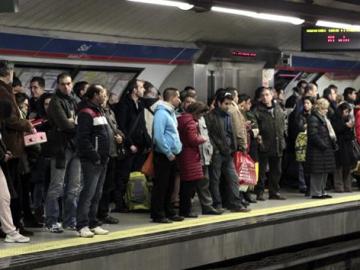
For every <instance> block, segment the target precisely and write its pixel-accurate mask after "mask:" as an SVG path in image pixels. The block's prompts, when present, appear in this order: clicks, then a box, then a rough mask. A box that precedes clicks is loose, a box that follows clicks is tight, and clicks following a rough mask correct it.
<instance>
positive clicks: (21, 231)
mask: <svg viewBox="0 0 360 270" xmlns="http://www.w3.org/2000/svg"><path fill="white" fill-rule="evenodd" d="M19 233H20V234H22V235H23V236H33V235H34V233H33V232H31V231H28V230H26V229H25V228H24V227H20V228H19Z"/></svg>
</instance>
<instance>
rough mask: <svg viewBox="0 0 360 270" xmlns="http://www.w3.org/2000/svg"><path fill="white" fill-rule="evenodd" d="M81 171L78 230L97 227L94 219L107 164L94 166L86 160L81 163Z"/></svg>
mask: <svg viewBox="0 0 360 270" xmlns="http://www.w3.org/2000/svg"><path fill="white" fill-rule="evenodd" d="M81 167H82V170H83V174H84V177H83V188H82V190H81V192H80V197H79V205H78V209H77V225H76V228H77V229H78V230H80V229H81V228H84V227H87V226H88V227H90V228H94V227H96V226H98V222H97V219H96V216H97V211H98V206H99V202H100V199H101V195H102V189H103V185H104V182H105V176H106V168H107V164H99V165H97V164H94V163H93V162H91V161H88V160H82V161H81Z"/></svg>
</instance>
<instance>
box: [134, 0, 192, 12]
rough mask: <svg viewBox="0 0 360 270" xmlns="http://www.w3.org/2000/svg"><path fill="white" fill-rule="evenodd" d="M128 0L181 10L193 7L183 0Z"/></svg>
mask: <svg viewBox="0 0 360 270" xmlns="http://www.w3.org/2000/svg"><path fill="white" fill-rule="evenodd" d="M128 1H130V2H138V3H144V4H152V5H161V6H168V7H177V8H180V9H182V10H190V9H192V8H193V7H194V5H190V4H188V3H185V2H180V1H170V0H128Z"/></svg>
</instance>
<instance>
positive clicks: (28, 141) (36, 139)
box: [24, 132, 47, 146]
mask: <svg viewBox="0 0 360 270" xmlns="http://www.w3.org/2000/svg"><path fill="white" fill-rule="evenodd" d="M46 142H47V137H46V133H45V132H36V133H34V134H27V135H25V136H24V143H25V146H31V145H35V144H41V143H46Z"/></svg>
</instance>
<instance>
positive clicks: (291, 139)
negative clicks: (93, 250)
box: [0, 61, 360, 243]
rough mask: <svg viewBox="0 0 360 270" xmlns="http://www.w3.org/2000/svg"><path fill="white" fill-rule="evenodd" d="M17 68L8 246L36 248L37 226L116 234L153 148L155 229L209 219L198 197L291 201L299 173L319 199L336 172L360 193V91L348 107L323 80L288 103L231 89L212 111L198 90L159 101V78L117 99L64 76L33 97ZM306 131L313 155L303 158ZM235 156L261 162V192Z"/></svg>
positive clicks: (5, 67)
mask: <svg viewBox="0 0 360 270" xmlns="http://www.w3.org/2000/svg"><path fill="white" fill-rule="evenodd" d="M13 72H14V68H13V66H11V65H10V64H9V63H8V62H6V61H0V120H1V137H0V142H1V145H0V146H1V147H0V162H1V170H0V185H1V189H0V222H1V229H2V231H3V233H4V236H5V241H6V242H12V243H14V242H19V243H24V242H28V241H29V240H30V239H29V236H31V235H32V234H33V232H32V231H29V230H28V228H32V227H45V228H46V229H47V230H48V231H49V232H51V233H62V232H63V231H64V230H72V231H76V232H77V233H78V235H79V236H80V237H93V236H94V235H105V234H108V233H109V231H108V230H107V229H105V228H103V227H102V224H117V223H119V220H118V219H117V218H115V217H114V216H112V215H111V213H112V212H120V213H124V212H128V211H129V209H128V205H127V202H126V200H125V199H124V198H125V193H126V191H127V185H128V181H129V177H130V173H131V172H134V171H140V170H141V168H142V166H143V164H144V162H145V161H146V160H147V158H148V157H149V155H150V153H151V155H152V156H153V165H154V172H155V174H154V176H152V177H149V181H152V188H151V207H150V212H151V213H150V217H151V220H152V221H153V222H155V223H171V222H181V221H183V220H184V219H185V218H196V217H198V213H195V211H194V210H193V208H192V199H193V197H194V195H195V194H197V196H198V198H199V202H200V205H201V211H202V214H204V215H221V214H222V213H224V212H225V211H226V210H228V211H231V212H248V211H250V208H249V204H250V203H256V202H257V201H264V200H266V198H268V199H271V200H286V198H285V197H284V196H283V195H282V194H281V193H280V183H281V179H282V178H284V177H287V176H286V175H287V174H288V171H289V170H288V168H290V167H292V168H295V169H294V170H293V171H294V172H295V174H296V176H295V178H296V181H297V185H298V188H299V190H300V191H301V192H304V193H305V195H306V196H308V197H310V198H313V199H325V198H330V197H331V196H330V195H329V194H327V192H326V187H327V182H328V178H329V175H332V176H333V178H332V179H333V180H334V181H333V183H334V189H335V191H336V192H351V191H352V175H351V172H352V170H353V168H354V167H355V165H356V164H357V158H358V156H357V155H356V153H355V152H354V144H355V143H356V140H359V141H360V106H359V107H358V106H357V105H358V104H360V99H357V95H356V91H355V89H353V88H346V89H345V91H344V94H343V97H344V99H343V100H341V101H340V99H339V96H340V95H339V94H338V92H337V88H336V86H334V85H330V86H329V87H328V88H327V89H325V91H324V95H323V98H318V90H317V85H316V84H315V83H307V82H305V81H300V82H299V83H298V85H297V87H296V88H294V94H293V95H292V96H291V97H289V98H288V99H287V100H286V102H285V100H284V98H283V91H281V90H279V89H277V90H276V91H273V89H271V88H268V87H259V88H258V89H256V91H255V96H254V99H252V98H251V97H250V96H248V95H246V94H239V93H238V91H237V89H235V88H227V89H219V90H217V92H216V94H215V96H214V97H212V98H211V99H209V101H208V103H207V104H205V103H203V102H201V101H198V100H197V93H196V90H195V89H194V88H193V87H186V88H185V89H184V90H183V91H181V92H180V91H179V90H178V89H176V88H171V87H170V88H167V89H165V90H164V91H163V93H162V94H160V93H159V91H158V90H157V89H156V88H155V87H154V86H153V85H152V84H151V83H150V82H147V81H142V80H139V79H133V80H131V81H130V82H129V84H128V86H127V87H126V89H125V90H124V92H123V94H122V95H121V97H120V99H119V100H118V101H116V100H114V99H113V98H112V96H111V95H112V94H111V93H110V92H109V91H108V90H107V89H106V88H105V87H104V86H103V85H100V84H91V85H89V84H88V83H87V82H84V81H81V82H77V83H75V84H74V85H73V81H72V78H71V76H70V75H69V74H66V73H61V74H59V75H58V77H57V81H56V83H57V86H56V89H54V91H53V92H51V93H50V92H46V91H45V80H44V78H42V77H33V78H32V79H31V81H30V92H31V97H28V96H27V95H26V94H25V93H24V90H23V89H22V84H21V82H20V81H19V79H17V78H16V77H14V78H13ZM354 129H356V131H358V132H355V131H354ZM37 132H45V133H46V135H47V142H45V143H41V144H35V145H31V146H25V144H24V136H26V135H29V134H36V133H37ZM304 134H305V135H304ZM356 134H359V136H356ZM301 135H302V138H304V140H303V141H304V142H303V143H302V144H301V145H300V146H302V149H300V150H301V151H303V152H306V155H305V157H303V158H302V159H298V158H296V157H295V156H296V155H295V153H297V151H300V150H299V143H298V141H299V138H300V137H301ZM355 136H356V137H355ZM300 148H301V147H300ZM236 152H241V153H244V154H248V155H250V156H251V158H252V159H253V160H254V162H258V163H259V179H258V182H257V184H256V186H254V187H253V188H248V189H247V190H244V189H239V174H238V171H237V170H236V168H235V166H234V161H233V155H234V153H236ZM294 165H295V166H294ZM266 186H267V187H268V191H269V194H268V197H267V196H265V195H264V192H265V187H266ZM177 208H178V209H177Z"/></svg>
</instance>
